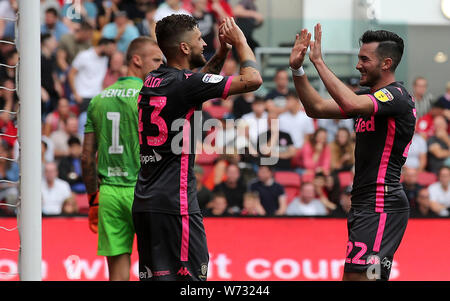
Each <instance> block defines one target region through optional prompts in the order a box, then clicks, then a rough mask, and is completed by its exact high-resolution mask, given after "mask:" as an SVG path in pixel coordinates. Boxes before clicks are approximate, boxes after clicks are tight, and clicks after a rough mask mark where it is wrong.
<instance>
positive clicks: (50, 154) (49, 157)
mask: <svg viewBox="0 0 450 301" xmlns="http://www.w3.org/2000/svg"><path fill="white" fill-rule="evenodd" d="M41 146H42V148H41V157H42V175H44V165H45V163H47V162H53V161H54V160H55V153H54V151H53V149H54V146H53V141H52V140H51V139H50V138H48V137H46V136H42V139H41Z"/></svg>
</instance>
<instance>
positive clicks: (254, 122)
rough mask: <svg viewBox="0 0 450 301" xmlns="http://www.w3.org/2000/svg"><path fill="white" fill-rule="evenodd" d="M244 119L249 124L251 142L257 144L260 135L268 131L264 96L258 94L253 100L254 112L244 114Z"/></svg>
mask: <svg viewBox="0 0 450 301" xmlns="http://www.w3.org/2000/svg"><path fill="white" fill-rule="evenodd" d="M242 120H243V121H245V122H246V124H247V126H248V129H249V137H250V142H251V143H252V144H253V145H256V143H257V142H258V136H259V135H260V134H262V133H264V132H265V131H267V112H266V102H265V100H264V98H262V97H259V96H256V97H255V99H254V100H253V102H252V112H251V113H247V114H244V115H243V116H242Z"/></svg>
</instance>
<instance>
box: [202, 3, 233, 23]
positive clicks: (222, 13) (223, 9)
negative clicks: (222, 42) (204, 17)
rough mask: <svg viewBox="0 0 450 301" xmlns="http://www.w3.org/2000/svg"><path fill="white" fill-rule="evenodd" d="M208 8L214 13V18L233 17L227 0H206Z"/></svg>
mask: <svg viewBox="0 0 450 301" xmlns="http://www.w3.org/2000/svg"><path fill="white" fill-rule="evenodd" d="M208 10H209V11H211V12H213V13H214V16H215V17H216V20H223V19H225V18H227V17H233V8H232V7H231V5H230V4H229V3H228V0H208Z"/></svg>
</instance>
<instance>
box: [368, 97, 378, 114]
mask: <svg viewBox="0 0 450 301" xmlns="http://www.w3.org/2000/svg"><path fill="white" fill-rule="evenodd" d="M367 96H369V97H370V99H371V100H372V102H373V115H375V114H376V113H377V112H378V102H377V100H376V99H375V97H373V95H370V94H367Z"/></svg>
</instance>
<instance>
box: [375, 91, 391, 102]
mask: <svg viewBox="0 0 450 301" xmlns="http://www.w3.org/2000/svg"><path fill="white" fill-rule="evenodd" d="M373 95H374V96H375V97H376V98H377V99H378V100H379V101H381V102H387V101H391V100H393V99H394V96H393V95H392V93H391V92H389V90H388V89H381V90H378V91H377V92H375V93H374V94H373Z"/></svg>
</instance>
